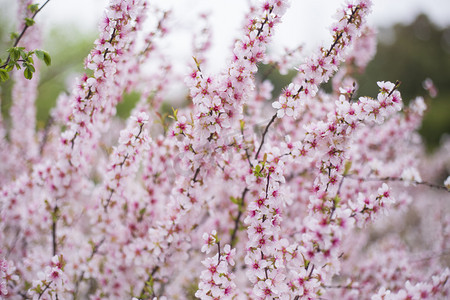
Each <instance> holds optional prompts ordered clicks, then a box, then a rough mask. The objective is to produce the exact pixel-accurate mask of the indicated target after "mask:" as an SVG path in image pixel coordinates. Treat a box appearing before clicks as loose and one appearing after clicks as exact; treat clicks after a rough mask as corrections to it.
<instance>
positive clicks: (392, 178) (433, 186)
mask: <svg viewBox="0 0 450 300" xmlns="http://www.w3.org/2000/svg"><path fill="white" fill-rule="evenodd" d="M346 177H347V178H351V179H354V180H361V181H398V182H406V183H412V184H415V185H424V186H427V187H430V188H435V189H439V190H444V191H446V192H450V190H448V189H447V188H446V187H445V186H443V185H438V184H434V183H430V182H426V181H416V180H405V179H403V178H400V177H389V176H388V177H381V178H374V177H371V178H364V177H355V176H351V175H347V176H346Z"/></svg>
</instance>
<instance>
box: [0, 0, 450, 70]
mask: <svg viewBox="0 0 450 300" xmlns="http://www.w3.org/2000/svg"><path fill="white" fill-rule="evenodd" d="M13 1H14V2H16V1H15V0H0V5H1V6H2V7H5V5H6V7H8V8H9V9H11V8H12V6H11V4H13V3H12V2H13ZM38 2H39V3H43V2H44V0H39V1H38ZM151 2H156V3H160V4H161V6H162V7H166V8H169V7H175V11H174V20H175V26H176V27H175V30H176V31H177V34H178V35H179V37H177V40H178V41H180V42H182V41H183V40H184V39H185V37H183V34H184V35H189V28H190V24H191V23H192V22H193V20H192V18H193V17H194V18H195V17H196V16H197V14H196V13H195V12H199V11H203V12H210V13H211V14H212V18H211V20H212V22H213V23H214V24H213V32H214V43H215V45H216V46H215V48H214V51H215V52H216V53H217V58H218V59H217V61H223V62H225V58H226V56H227V55H228V53H229V49H230V45H231V43H232V40H233V39H234V38H235V37H236V35H237V34H238V33H239V31H238V30H239V28H241V24H242V16H243V13H244V12H245V11H246V10H245V7H246V5H247V2H248V1H247V0H159V1H151ZM107 3H108V1H107V0H50V2H49V3H48V4H47V6H46V7H45V8H44V10H43V11H42V12H41V13H40V14H39V15H38V17H37V19H36V21H37V22H39V23H44V26H45V27H47V28H51V27H52V26H58V27H60V28H67V31H68V32H69V33H73V34H76V33H77V32H95V30H96V28H97V25H96V24H97V22H98V20H99V18H100V17H101V16H102V12H103V7H104V6H105V5H106V4H107ZM341 3H342V1H340V0H291V8H290V9H289V10H288V12H287V14H286V15H285V16H284V18H283V24H281V25H280V26H279V28H277V30H276V35H275V37H274V40H275V44H277V45H278V46H279V49H281V48H282V46H289V47H296V46H298V45H304V46H306V50H308V49H314V48H316V47H317V46H319V45H321V44H323V43H327V42H328V41H329V39H330V34H329V33H328V28H329V26H330V25H331V22H332V19H331V16H332V15H333V14H334V12H335V11H336V9H337V8H338V7H339V6H340V5H341ZM373 4H374V8H373V12H372V14H371V16H370V18H369V23H370V24H373V25H375V26H382V27H387V26H389V25H392V24H395V23H398V22H402V23H409V22H411V21H412V20H414V18H415V16H416V15H418V14H419V13H421V12H425V13H426V14H427V15H428V16H429V17H430V18H431V19H432V20H433V22H434V23H436V24H437V25H439V26H440V27H444V26H448V25H450V0H396V1H392V0H373ZM8 5H9V6H8ZM13 5H14V4H13ZM236 8H237V9H236ZM174 48H176V47H174ZM180 48H185V47H183V46H181V47H180Z"/></svg>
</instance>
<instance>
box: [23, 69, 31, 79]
mask: <svg viewBox="0 0 450 300" xmlns="http://www.w3.org/2000/svg"><path fill="white" fill-rule="evenodd" d="M23 76H25V78H26V79H31V78H33V72H31V70H30V68H25V70H23Z"/></svg>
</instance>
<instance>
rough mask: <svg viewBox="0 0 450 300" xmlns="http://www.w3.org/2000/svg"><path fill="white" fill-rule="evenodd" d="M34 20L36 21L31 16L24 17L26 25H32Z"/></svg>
mask: <svg viewBox="0 0 450 300" xmlns="http://www.w3.org/2000/svg"><path fill="white" fill-rule="evenodd" d="M35 22H36V21H34V20H33V19H31V18H25V25H27V26H28V27H30V26H33V25H34V23H35Z"/></svg>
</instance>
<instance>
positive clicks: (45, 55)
mask: <svg viewBox="0 0 450 300" xmlns="http://www.w3.org/2000/svg"><path fill="white" fill-rule="evenodd" d="M34 54H35V55H36V57H37V58H38V59H40V60H42V61H43V62H45V64H46V65H47V66H50V65H51V63H52V59H51V57H50V54H48V52H47V51H44V50H35V51H34Z"/></svg>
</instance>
